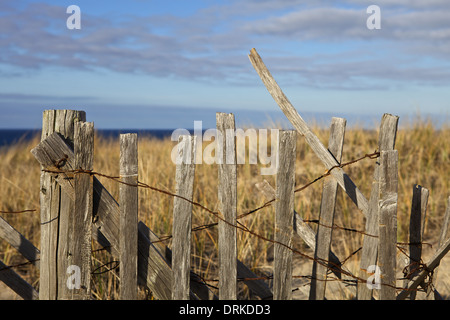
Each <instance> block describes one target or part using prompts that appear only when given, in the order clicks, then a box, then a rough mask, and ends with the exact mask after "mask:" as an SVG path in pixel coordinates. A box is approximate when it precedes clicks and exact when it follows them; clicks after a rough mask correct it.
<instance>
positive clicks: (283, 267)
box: [273, 130, 297, 300]
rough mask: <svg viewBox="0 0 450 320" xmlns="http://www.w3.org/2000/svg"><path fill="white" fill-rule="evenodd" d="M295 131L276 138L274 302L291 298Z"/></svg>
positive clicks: (281, 134) (281, 133) (285, 132)
mask: <svg viewBox="0 0 450 320" xmlns="http://www.w3.org/2000/svg"><path fill="white" fill-rule="evenodd" d="M296 137H297V136H296V131H294V130H290V131H281V132H280V133H279V136H278V154H277V177H276V198H277V202H275V244H274V270H273V275H274V278H273V299H274V300H291V299H292V250H291V248H292V236H293V232H294V229H293V223H294V187H295V153H296V143H297V139H296Z"/></svg>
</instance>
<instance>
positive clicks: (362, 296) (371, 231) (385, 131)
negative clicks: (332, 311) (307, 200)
mask: <svg viewBox="0 0 450 320" xmlns="http://www.w3.org/2000/svg"><path fill="white" fill-rule="evenodd" d="M397 127H398V116H393V115H391V114H387V113H386V114H384V115H383V117H382V119H381V125H380V132H379V137H378V151H379V152H382V151H386V150H394V147H395V140H396V137H397ZM379 171H380V161H377V162H376V164H375V170H374V174H373V181H372V189H371V193H370V200H369V210H368V214H367V217H366V226H365V232H366V233H367V234H368V235H370V236H367V235H365V236H364V240H363V246H362V252H361V261H360V269H361V275H360V277H361V278H367V277H368V275H367V273H368V270H369V268H370V267H371V266H372V267H373V266H376V263H377V257H378V237H377V236H378V228H379V227H378V216H379V215H378V211H379V203H378V200H379ZM357 298H358V300H370V299H371V298H372V289H370V288H369V287H368V286H367V284H366V283H358V284H357Z"/></svg>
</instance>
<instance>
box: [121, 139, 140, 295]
mask: <svg viewBox="0 0 450 320" xmlns="http://www.w3.org/2000/svg"><path fill="white" fill-rule="evenodd" d="M120 179H121V181H122V183H121V184H120V186H119V204H120V231H119V238H120V239H119V241H120V271H119V273H120V299H121V300H136V299H137V293H138V288H137V279H138V274H137V270H138V267H137V263H138V261H137V260H138V186H137V185H138V139H137V134H135V133H128V134H121V135H120Z"/></svg>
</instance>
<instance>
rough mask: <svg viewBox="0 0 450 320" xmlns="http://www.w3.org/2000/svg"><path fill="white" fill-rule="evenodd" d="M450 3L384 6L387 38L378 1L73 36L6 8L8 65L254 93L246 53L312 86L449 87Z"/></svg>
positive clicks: (43, 17)
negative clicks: (256, 53)
mask: <svg viewBox="0 0 450 320" xmlns="http://www.w3.org/2000/svg"><path fill="white" fill-rule="evenodd" d="M449 3H450V2H448V1H440V0H432V1H429V2H424V1H411V2H408V5H406V4H404V2H402V1H394V0H380V1H377V5H379V6H380V7H381V18H382V29H381V30H368V29H367V28H366V19H367V17H368V14H367V13H366V11H365V8H366V7H367V6H368V5H369V4H373V3H372V1H370V3H369V1H363V2H361V1H353V0H347V1H344V2H343V3H341V5H340V6H338V5H337V4H336V3H335V2H332V1H325V0H323V1H296V0H295V1H294V0H282V1H269V0H264V1H261V0H258V1H256V0H250V1H234V2H227V3H226V4H222V5H210V6H209V7H207V8H205V9H202V10H199V11H197V12H196V13H195V14H194V15H192V16H190V17H179V16H173V15H165V16H148V17H129V16H127V17H124V18H123V19H121V21H119V22H117V21H114V20H113V19H112V18H110V17H108V16H103V17H98V16H90V15H88V14H85V13H82V14H83V15H82V30H81V31H71V30H67V29H66V28H65V19H66V18H67V14H66V13H65V8H63V7H60V6H52V5H48V4H39V5H37V4H35V5H29V6H28V7H26V9H25V10H21V9H17V8H15V7H12V6H4V7H3V8H2V12H3V16H2V19H0V30H1V31H0V32H1V36H0V47H1V48H2V50H1V51H0V62H1V63H3V64H8V65H13V66H16V67H18V68H22V70H41V69H44V68H47V67H48V66H52V67H63V68H74V69H78V70H79V69H86V70H93V69H98V68H100V69H102V68H103V69H108V70H112V71H117V72H124V73H143V74H148V75H152V76H157V77H176V78H181V79H191V80H193V81H195V80H197V81H207V82H219V81H220V82H231V83H237V84H240V85H242V84H246V85H253V84H255V83H253V81H254V78H253V77H251V76H248V75H247V74H246V73H249V72H253V70H252V68H251V66H250V63H249V61H248V59H247V57H246V54H247V53H248V51H249V50H250V49H251V48H252V47H257V48H261V49H262V50H263V51H265V52H266V54H265V55H264V59H265V60H267V61H268V62H271V63H272V62H273V63H272V66H271V68H273V69H271V70H274V71H276V72H279V74H280V75H281V76H282V77H285V79H291V80H292V81H293V83H295V84H300V85H305V86H313V87H320V88H322V87H328V88H343V89H364V88H366V89H367V88H387V87H389V86H390V83H389V82H390V81H394V82H398V83H401V82H404V81H413V82H415V83H419V84H430V85H436V84H442V85H448V84H449V83H450V67H449V64H448V62H447V61H448V54H449V53H450V19H448V17H450V4H449ZM434 8H437V9H434ZM317 44H320V48H321V49H320V50H322V51H320V50H319V49H317V48H319V47H317V46H316V45H317ZM336 48H341V49H339V50H336ZM258 84H259V83H258Z"/></svg>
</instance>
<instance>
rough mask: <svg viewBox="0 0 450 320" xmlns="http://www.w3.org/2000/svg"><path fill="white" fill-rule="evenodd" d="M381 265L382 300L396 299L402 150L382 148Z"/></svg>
mask: <svg viewBox="0 0 450 320" xmlns="http://www.w3.org/2000/svg"><path fill="white" fill-rule="evenodd" d="M379 183H380V200H379V201H380V212H379V240H380V241H379V249H378V250H379V267H380V269H381V288H380V299H381V300H394V299H395V288H396V280H395V279H396V261H397V259H396V255H397V200H398V194H397V189H398V152H397V150H390V151H382V152H381V157H380V182H379Z"/></svg>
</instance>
